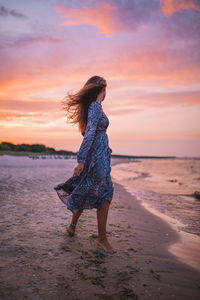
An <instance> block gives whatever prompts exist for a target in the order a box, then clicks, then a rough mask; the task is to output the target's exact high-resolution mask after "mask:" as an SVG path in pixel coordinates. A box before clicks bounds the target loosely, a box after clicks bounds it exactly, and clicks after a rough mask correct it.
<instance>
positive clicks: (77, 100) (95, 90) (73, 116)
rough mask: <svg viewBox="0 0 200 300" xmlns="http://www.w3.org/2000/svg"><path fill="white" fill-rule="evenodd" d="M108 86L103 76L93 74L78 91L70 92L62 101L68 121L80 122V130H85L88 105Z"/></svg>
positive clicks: (72, 122)
mask: <svg viewBox="0 0 200 300" xmlns="http://www.w3.org/2000/svg"><path fill="white" fill-rule="evenodd" d="M106 86H107V83H106V80H105V79H104V78H103V77H100V76H93V77H91V78H90V79H88V81H87V82H86V83H85V85H84V86H83V87H82V88H81V89H80V90H79V91H78V92H77V93H75V94H71V93H69V92H68V93H67V96H65V97H64V100H63V101H62V104H63V109H64V110H65V113H66V116H67V123H71V124H76V123H78V130H79V131H80V132H84V131H85V130H86V126H87V115H88V107H89V105H90V104H91V102H93V101H95V100H96V99H97V97H98V95H99V93H100V92H101V91H102V89H103V88H104V87H106Z"/></svg>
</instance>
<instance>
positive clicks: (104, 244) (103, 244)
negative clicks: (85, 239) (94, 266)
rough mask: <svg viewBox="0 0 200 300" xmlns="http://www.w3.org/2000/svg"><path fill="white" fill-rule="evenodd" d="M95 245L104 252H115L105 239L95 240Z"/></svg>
mask: <svg viewBox="0 0 200 300" xmlns="http://www.w3.org/2000/svg"><path fill="white" fill-rule="evenodd" d="M95 243H96V245H97V246H100V247H101V248H103V249H104V251H106V252H116V249H114V248H113V247H112V246H111V245H110V243H109V242H108V240H107V238H104V239H99V238H97V239H96V240H95Z"/></svg>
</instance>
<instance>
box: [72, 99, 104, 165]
mask: <svg viewBox="0 0 200 300" xmlns="http://www.w3.org/2000/svg"><path fill="white" fill-rule="evenodd" d="M101 110H102V108H101V106H100V105H98V103H96V101H93V102H92V103H91V104H90V106H89V108H88V119H87V127H86V130H85V134H84V139H83V141H82V143H81V146H80V149H79V151H78V153H77V162H78V163H79V162H83V163H84V162H85V160H86V158H87V154H88V151H89V149H90V147H91V145H92V143H93V140H94V137H95V131H96V128H97V124H98V121H99V118H100V116H101Z"/></svg>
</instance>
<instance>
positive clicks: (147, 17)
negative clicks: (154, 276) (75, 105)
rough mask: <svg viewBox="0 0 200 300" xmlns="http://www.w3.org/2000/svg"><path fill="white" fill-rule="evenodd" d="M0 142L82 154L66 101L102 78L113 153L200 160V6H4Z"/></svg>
mask: <svg viewBox="0 0 200 300" xmlns="http://www.w3.org/2000/svg"><path fill="white" fill-rule="evenodd" d="M0 22H1V24H0V38H1V44H0V62H1V63H0V68H1V72H0V82H1V83H0V85H1V87H0V101H1V111H0V119H1V120H0V131H1V140H0V142H3V141H6V142H11V143H17V144H18V143H27V144H32V143H38V144H45V145H46V146H48V147H54V148H55V149H56V150H59V149H65V150H72V151H78V149H79V146H80V144H81V141H82V138H83V137H82V136H81V134H80V132H78V127H77V126H73V125H71V124H69V123H67V122H66V117H65V113H64V111H63V110H62V104H61V101H62V99H63V97H64V96H65V95H66V94H67V92H77V91H78V90H79V89H80V88H82V86H83V85H84V84H85V82H86V81H87V80H88V79H89V78H90V77H91V76H94V75H98V76H103V77H104V78H105V79H106V80H107V92H106V98H105V100H104V101H103V102H102V107H103V110H104V112H105V113H106V115H107V116H108V118H109V121H110V125H109V127H108V129H107V134H108V137H109V144H110V147H111V148H112V150H113V154H130V155H175V156H200V34H199V33H200V1H199V0H124V1H123V0H107V1H93V0H82V1H81V0H74V1H68V0H62V1H61V0H60V1H59V0H58V1H53V0H38V1H33V0H32V1H31V0H29V1H27V0H18V1H13V0H0Z"/></svg>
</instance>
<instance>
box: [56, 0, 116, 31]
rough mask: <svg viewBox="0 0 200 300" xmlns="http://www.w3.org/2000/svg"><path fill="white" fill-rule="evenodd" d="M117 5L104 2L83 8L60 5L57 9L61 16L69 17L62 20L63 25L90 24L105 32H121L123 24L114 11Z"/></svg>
mask: <svg viewBox="0 0 200 300" xmlns="http://www.w3.org/2000/svg"><path fill="white" fill-rule="evenodd" d="M116 9H117V7H115V6H112V5H110V4H102V5H96V6H90V7H83V8H81V9H74V8H68V7H64V6H60V5H56V6H55V10H56V11H57V12H59V13H61V14H62V15H61V18H67V20H66V21H64V22H62V23H61V24H60V25H62V26H70V25H80V24H90V25H94V26H96V27H98V28H99V29H100V31H101V32H103V33H104V34H110V33H115V32H119V31H120V30H121V26H122V25H119V24H118V22H117V19H116V17H115V16H114V15H113V11H114V10H116Z"/></svg>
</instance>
